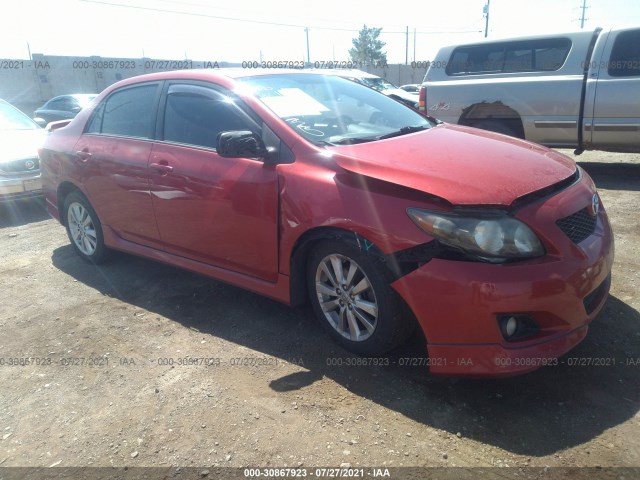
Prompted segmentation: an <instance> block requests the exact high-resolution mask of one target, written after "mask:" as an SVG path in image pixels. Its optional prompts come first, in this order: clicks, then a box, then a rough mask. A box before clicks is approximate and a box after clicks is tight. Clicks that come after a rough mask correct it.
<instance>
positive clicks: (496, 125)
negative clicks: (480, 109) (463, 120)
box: [471, 119, 520, 138]
mask: <svg viewBox="0 0 640 480" xmlns="http://www.w3.org/2000/svg"><path fill="white" fill-rule="evenodd" d="M471 126H472V127H475V128H480V129H482V130H489V131H490V132H496V133H502V134H503V135H509V136H510V137H518V138H519V137H520V135H518V132H516V130H515V129H513V128H512V127H511V126H510V125H509V124H508V123H507V122H506V121H504V120H494V119H488V120H480V121H479V122H475V123H474V124H473V125H471Z"/></svg>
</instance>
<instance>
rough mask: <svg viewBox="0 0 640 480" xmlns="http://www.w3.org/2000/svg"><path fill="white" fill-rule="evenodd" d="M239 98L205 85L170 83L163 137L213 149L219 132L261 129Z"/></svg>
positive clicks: (176, 141) (255, 130)
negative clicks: (240, 103) (242, 106)
mask: <svg viewBox="0 0 640 480" xmlns="http://www.w3.org/2000/svg"><path fill="white" fill-rule="evenodd" d="M238 102H239V101H238V100H237V99H234V98H233V97H231V96H229V95H225V94H224V93H222V92H220V91H217V90H214V89H212V88H208V87H202V86H198V85H187V84H184V85H172V86H171V87H169V91H168V94H167V102H166V106H165V111H164V129H163V140H164V141H167V142H175V143H183V144H187V145H195V146H199V147H206V148H212V149H213V148H215V147H216V142H217V138H218V134H219V133H220V132H225V131H232V130H250V131H252V132H255V133H259V132H260V128H259V126H258V123H257V122H256V121H254V120H253V119H252V118H251V117H250V116H249V115H248V114H247V113H246V112H245V111H244V110H243V109H242V108H241V106H240V105H239V104H238Z"/></svg>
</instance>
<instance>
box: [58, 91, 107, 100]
mask: <svg viewBox="0 0 640 480" xmlns="http://www.w3.org/2000/svg"><path fill="white" fill-rule="evenodd" d="M97 96H98V94H97V93H65V94H64V95H56V96H55V97H53V98H50V99H49V101H51V100H56V99H58V98H66V97H71V98H77V99H89V98H94V97H97Z"/></svg>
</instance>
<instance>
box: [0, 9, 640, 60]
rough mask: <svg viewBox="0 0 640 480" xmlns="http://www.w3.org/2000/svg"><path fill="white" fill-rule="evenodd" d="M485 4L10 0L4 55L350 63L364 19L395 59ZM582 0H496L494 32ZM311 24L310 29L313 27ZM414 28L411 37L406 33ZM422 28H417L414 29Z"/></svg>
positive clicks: (607, 21) (598, 14) (622, 21)
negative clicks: (352, 50) (352, 47)
mask: <svg viewBox="0 0 640 480" xmlns="http://www.w3.org/2000/svg"><path fill="white" fill-rule="evenodd" d="M486 3H487V0H437V1H436V0H416V1H414V2H397V3H395V2H390V1H385V2H372V1H371V0H280V1H278V0H272V1H266V0H234V1H233V2H229V1H226V2H221V1H215V0H211V1H205V0H55V1H51V0H19V1H15V0H9V1H6V2H3V3H2V7H0V12H1V13H0V18H2V19H3V22H2V28H1V29H0V59H28V58H29V53H31V54H33V53H42V54H45V55H70V56H91V55H97V56H102V57H125V58H140V57H143V56H144V57H148V58H156V59H175V60H181V59H186V58H188V59H192V60H200V61H209V62H216V61H217V62H221V61H228V62H243V61H261V60H262V61H303V60H306V59H307V35H308V47H309V56H310V60H311V62H312V63H313V62H316V61H318V62H320V61H332V60H334V61H347V60H349V54H348V51H349V48H350V47H351V46H352V44H351V40H352V39H353V38H354V37H356V36H357V34H358V30H360V29H361V28H362V27H363V25H365V24H366V25H367V26H369V27H378V28H380V27H381V28H382V34H381V36H380V39H381V40H382V41H384V42H385V43H386V45H385V47H384V49H383V50H384V51H385V52H386V53H387V60H388V62H389V63H405V61H406V60H408V62H412V61H428V60H433V58H434V56H435V54H436V53H437V51H438V49H439V48H440V47H442V46H445V45H450V44H456V43H462V42H474V41H478V40H481V39H483V38H484V30H485V18H484V16H483V7H484V6H485V5H486ZM582 4H583V0H490V9H489V31H488V38H499V37H509V36H518V35H529V34H542V33H552V32H569V31H577V30H579V29H580V17H581V13H582V8H581V7H582ZM586 5H587V7H588V8H587V9H586V14H585V18H586V20H585V26H584V28H585V29H593V28H595V27H597V26H601V27H605V28H606V27H611V26H620V25H634V24H635V25H640V1H639V0H586ZM306 28H308V30H306ZM407 28H408V30H409V35H408V36H407V35H406V31H407ZM414 32H415V34H414Z"/></svg>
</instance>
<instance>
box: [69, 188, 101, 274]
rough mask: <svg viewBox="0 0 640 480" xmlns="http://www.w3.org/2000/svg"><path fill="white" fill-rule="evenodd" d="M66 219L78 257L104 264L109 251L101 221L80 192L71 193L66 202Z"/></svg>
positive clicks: (70, 238) (70, 237)
mask: <svg viewBox="0 0 640 480" xmlns="http://www.w3.org/2000/svg"><path fill="white" fill-rule="evenodd" d="M64 218H65V221H66V226H67V235H68V236H69V240H70V241H71V245H73V248H74V249H75V251H76V252H77V253H78V255H80V257H81V258H82V259H83V260H85V261H87V262H90V263H101V262H103V261H104V260H105V259H106V257H107V254H108V250H107V248H106V247H105V245H104V237H103V235H102V226H101V225H100V220H99V219H98V215H97V214H96V212H95V210H94V209H93V207H92V206H91V204H90V203H89V200H87V199H86V198H85V197H84V195H82V194H80V193H78V192H73V193H70V194H69V195H68V196H67V198H66V199H65V201H64Z"/></svg>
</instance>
